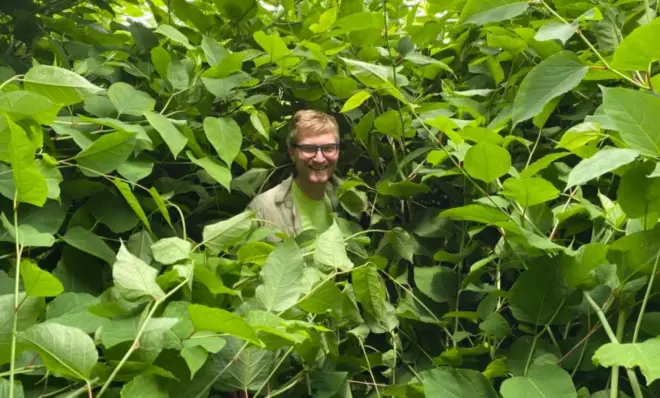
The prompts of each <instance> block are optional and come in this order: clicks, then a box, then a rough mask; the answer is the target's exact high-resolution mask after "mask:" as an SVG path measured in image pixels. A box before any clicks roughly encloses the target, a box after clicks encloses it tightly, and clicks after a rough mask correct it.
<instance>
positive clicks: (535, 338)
mask: <svg viewBox="0 0 660 398" xmlns="http://www.w3.org/2000/svg"><path fill="white" fill-rule="evenodd" d="M565 302H566V298H565V297H564V299H563V300H562V301H561V303H559V306H558V307H557V309H556V310H555V313H554V314H552V317H551V318H550V320H549V321H548V323H546V324H545V327H544V328H543V329H542V330H541V331H540V332H538V333H537V334H536V336H534V340H533V341H532V347H531V348H530V349H529V355H528V356H527V362H526V363H525V373H524V375H525V376H527V373H528V372H529V368H530V367H531V366H532V357H533V356H534V351H535V350H536V343H537V342H538V341H539V339H540V338H541V336H543V333H545V331H546V330H549V329H550V324H552V321H554V320H555V318H556V317H557V315H559V311H561V309H562V308H563V307H564V303H565Z"/></svg>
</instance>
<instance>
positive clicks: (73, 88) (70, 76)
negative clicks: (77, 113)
mask: <svg viewBox="0 0 660 398" xmlns="http://www.w3.org/2000/svg"><path fill="white" fill-rule="evenodd" d="M23 82H24V85H25V89H26V90H30V91H34V92H36V93H38V94H41V95H43V96H44V97H47V98H48V99H50V100H51V101H53V102H54V103H56V104H60V105H73V104H77V103H79V102H81V101H82V100H84V99H85V98H87V97H89V96H92V95H95V94H98V93H100V92H102V91H104V90H103V89H102V88H101V87H98V86H95V85H94V84H92V83H90V82H89V81H88V80H87V79H85V78H84V77H82V76H80V75H79V74H77V73H75V72H72V71H70V70H67V69H63V68H58V67H56V66H49V65H37V66H34V67H32V68H31V69H30V70H29V71H27V73H26V74H25V77H24V78H23Z"/></svg>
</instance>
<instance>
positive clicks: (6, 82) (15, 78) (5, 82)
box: [0, 75, 25, 396]
mask: <svg viewBox="0 0 660 398" xmlns="http://www.w3.org/2000/svg"><path fill="white" fill-rule="evenodd" d="M22 77H25V75H16V76H12V77H11V78H9V79H7V80H5V81H4V82H3V83H2V84H0V91H2V89H3V88H5V86H6V85H7V84H9V83H11V82H13V81H14V80H18V79H20V78H22ZM10 396H11V395H10Z"/></svg>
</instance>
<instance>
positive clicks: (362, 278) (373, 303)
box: [353, 265, 386, 319]
mask: <svg viewBox="0 0 660 398" xmlns="http://www.w3.org/2000/svg"><path fill="white" fill-rule="evenodd" d="M353 289H355V297H356V298H357V300H358V301H359V302H360V303H361V304H362V306H363V307H364V309H365V310H366V311H367V312H369V313H370V314H372V315H373V316H374V317H376V319H381V318H382V317H383V313H384V311H385V309H384V308H383V307H384V302H385V301H386V298H385V289H384V288H383V283H382V281H381V280H380V276H378V270H377V269H376V267H375V266H373V265H368V266H367V267H363V268H357V269H356V270H355V271H353Z"/></svg>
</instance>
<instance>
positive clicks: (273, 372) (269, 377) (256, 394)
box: [253, 346, 294, 398]
mask: <svg viewBox="0 0 660 398" xmlns="http://www.w3.org/2000/svg"><path fill="white" fill-rule="evenodd" d="M293 348H294V346H291V347H289V350H288V351H287V352H286V353H284V355H282V358H281V359H280V360H279V362H278V363H277V365H275V367H274V368H273V371H272V372H270V374H269V375H268V377H267V378H266V380H264V382H263V383H262V384H261V387H259V389H258V390H257V392H255V393H254V395H253V397H254V398H257V396H259V394H260V393H261V390H263V389H264V387H266V385H268V382H269V381H270V379H271V377H273V376H274V375H275V372H277V369H279V368H280V366H282V363H283V362H284V360H285V359H287V357H288V356H289V354H291V351H293Z"/></svg>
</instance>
